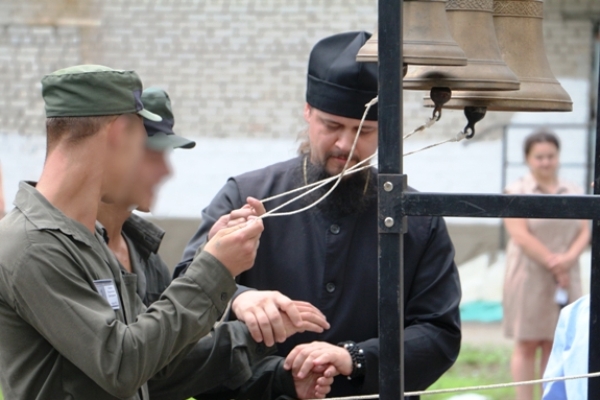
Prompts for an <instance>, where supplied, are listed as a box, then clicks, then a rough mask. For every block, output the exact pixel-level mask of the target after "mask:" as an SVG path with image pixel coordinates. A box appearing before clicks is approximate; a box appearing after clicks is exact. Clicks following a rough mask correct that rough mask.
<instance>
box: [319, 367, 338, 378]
mask: <svg viewBox="0 0 600 400" xmlns="http://www.w3.org/2000/svg"><path fill="white" fill-rule="evenodd" d="M339 374H340V371H338V370H337V368H336V367H335V365H330V366H328V367H327V369H326V370H325V372H323V375H324V376H326V377H328V378H332V380H333V377H334V376H338V375H339Z"/></svg>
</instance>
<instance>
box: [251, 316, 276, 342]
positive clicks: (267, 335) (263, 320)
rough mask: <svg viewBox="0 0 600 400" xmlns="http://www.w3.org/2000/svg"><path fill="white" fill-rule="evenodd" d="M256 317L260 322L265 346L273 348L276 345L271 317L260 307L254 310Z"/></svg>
mask: <svg viewBox="0 0 600 400" xmlns="http://www.w3.org/2000/svg"><path fill="white" fill-rule="evenodd" d="M254 315H255V316H256V320H257V321H258V326H259V327H260V332H261V333H262V337H263V340H264V342H265V345H266V346H267V347H271V346H273V345H274V344H275V339H274V338H273V330H272V328H271V321H270V320H269V317H268V316H267V314H266V313H265V311H264V310H263V309H262V308H260V307H256V308H255V309H254Z"/></svg>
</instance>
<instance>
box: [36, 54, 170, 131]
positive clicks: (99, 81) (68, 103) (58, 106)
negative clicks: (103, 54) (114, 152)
mask: <svg viewBox="0 0 600 400" xmlns="http://www.w3.org/2000/svg"><path fill="white" fill-rule="evenodd" d="M141 95H142V82H141V80H140V78H139V76H138V75H137V74H136V73H135V72H134V71H121V70H114V69H111V68H108V67H104V66H101V65H78V66H74V67H69V68H65V69H61V70H58V71H55V72H53V73H51V74H50V75H46V76H45V77H44V78H43V79H42V97H43V98H44V102H45V103H46V117H48V118H52V117H92V116H102V115H121V114H135V113H137V114H139V115H141V116H143V117H144V118H148V119H150V120H153V121H160V120H161V118H160V117H159V116H158V115H156V114H154V113H152V112H149V111H147V110H144V106H143V104H142V101H141Z"/></svg>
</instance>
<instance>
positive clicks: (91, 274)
mask: <svg viewBox="0 0 600 400" xmlns="http://www.w3.org/2000/svg"><path fill="white" fill-rule="evenodd" d="M15 206H16V208H15V209H14V210H13V211H12V212H10V213H9V214H8V215H7V216H6V217H4V218H3V219H2V220H0V326H1V327H2V328H1V329H0V386H1V387H2V390H3V391H4V395H5V397H6V398H7V399H17V398H18V399H40V400H43V399H48V400H50V399H51V400H57V399H59V400H60V399H65V400H66V399H86V400H105V399H106V400H108V399H111V400H112V399H115V398H121V399H140V398H144V399H147V398H148V388H147V385H146V382H147V381H148V379H150V378H151V377H155V378H157V379H160V378H161V376H164V375H165V374H166V373H167V372H169V371H168V370H169V368H168V366H169V365H171V363H175V364H178V363H179V362H181V360H182V359H183V358H185V356H186V355H187V353H188V352H189V351H190V350H191V349H192V348H193V347H194V345H195V344H196V342H197V341H198V340H199V339H200V338H201V337H204V336H205V335H206V334H208V333H209V332H210V331H211V328H212V326H213V324H214V323H215V321H216V320H217V319H218V318H219V317H220V315H221V314H222V313H223V312H224V311H225V308H226V306H227V302H228V300H229V299H230V298H231V297H232V295H233V293H234V292H235V289H236V285H235V281H234V280H233V278H232V276H231V274H230V273H229V272H228V271H227V270H226V269H225V267H224V266H223V265H222V264H221V263H220V262H219V261H218V260H217V259H216V258H214V257H213V256H212V255H210V254H208V253H206V252H202V253H200V254H198V256H197V257H196V258H195V259H194V262H193V263H192V266H191V267H190V269H189V270H188V272H187V273H186V275H185V276H184V277H182V278H180V279H176V280H175V281H173V283H171V285H170V286H169V287H168V288H167V289H166V290H165V292H164V293H163V296H162V297H161V299H160V300H159V301H157V302H155V303H154V304H152V307H150V308H149V309H148V310H146V308H145V306H144V305H143V304H142V302H141V299H140V298H139V296H138V294H137V292H136V286H137V279H136V278H135V276H133V275H123V274H122V273H121V269H120V266H119V264H118V262H117V260H116V258H115V257H114V256H113V255H112V253H111V252H110V250H109V249H108V247H107V246H106V245H105V244H104V243H103V239H102V237H101V236H100V234H99V233H98V232H96V233H95V234H92V233H91V232H90V231H89V230H87V229H86V228H85V227H84V226H83V225H81V224H80V223H78V222H76V221H74V220H72V219H69V218H67V217H65V215H64V214H63V213H62V212H61V211H59V210H58V209H56V208H54V207H53V206H52V205H51V204H50V203H49V202H48V201H47V200H46V199H45V198H44V197H43V196H42V195H41V194H40V193H39V192H38V191H37V190H36V189H35V188H34V187H33V186H31V185H29V184H26V183H21V185H20V189H19V192H18V194H17V198H16V200H15ZM106 279H109V280H112V282H113V287H114V288H115V289H116V290H117V292H118V295H119V296H118V297H119V304H118V309H113V308H112V307H111V306H110V304H109V302H108V301H107V300H106V299H105V298H104V297H103V296H101V295H100V294H99V292H98V289H97V288H96V284H95V282H98V281H99V280H106Z"/></svg>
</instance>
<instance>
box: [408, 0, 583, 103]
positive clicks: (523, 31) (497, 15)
mask: <svg viewBox="0 0 600 400" xmlns="http://www.w3.org/2000/svg"><path fill="white" fill-rule="evenodd" d="M542 21H543V2H542V1H540V0H494V25H495V29H496V37H497V38H498V44H499V45H500V51H501V53H502V57H503V59H504V61H505V62H506V64H507V65H508V66H509V67H510V68H511V69H512V70H513V72H515V74H517V77H518V78H519V80H520V81H521V87H520V89H519V90H518V91H514V92H495V91H494V92H471V91H468V92H458V91H457V92H454V95H453V96H452V99H451V100H450V101H449V102H448V103H447V104H446V107H449V108H463V107H467V106H472V107H487V109H488V110H489V111H571V110H572V109H573V103H572V102H571V98H570V97H569V95H568V94H567V92H566V91H565V90H564V89H563V88H562V86H561V85H560V83H559V82H558V81H557V80H556V78H555V77H554V75H553V74H552V70H551V69H550V64H549V62H548V58H547V57H546V53H545V51H544V37H543V31H542ZM409 74H410V71H409ZM426 103H430V102H426Z"/></svg>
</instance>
